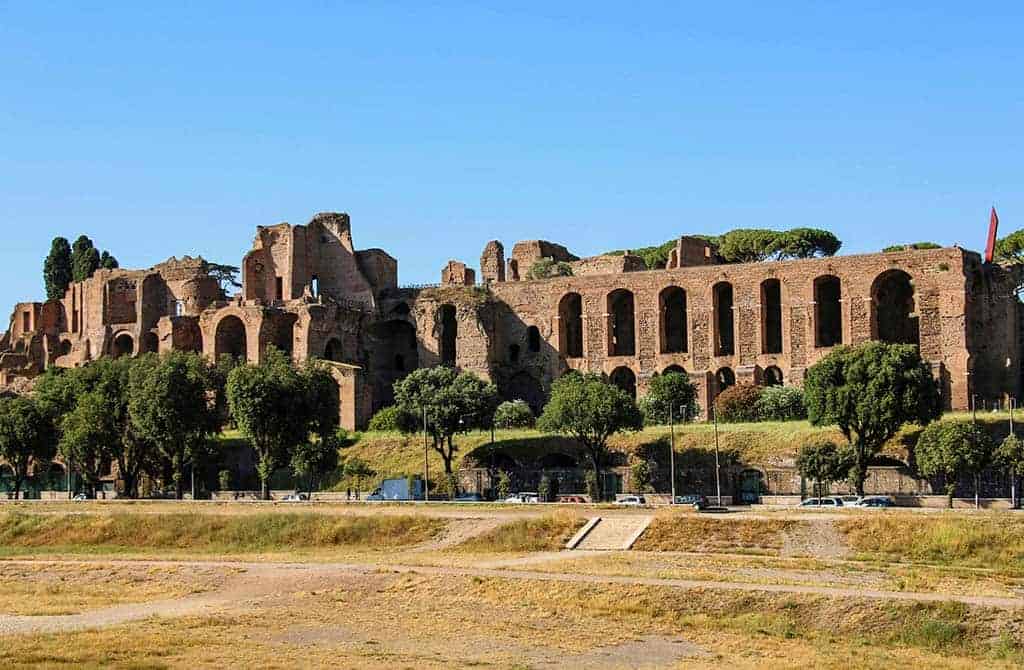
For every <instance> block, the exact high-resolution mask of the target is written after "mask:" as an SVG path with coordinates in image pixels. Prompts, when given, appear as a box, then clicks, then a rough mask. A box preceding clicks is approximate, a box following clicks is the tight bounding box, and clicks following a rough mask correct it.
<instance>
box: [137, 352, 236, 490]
mask: <svg viewBox="0 0 1024 670" xmlns="http://www.w3.org/2000/svg"><path fill="white" fill-rule="evenodd" d="M129 384H130V390H129V403H128V411H129V415H130V416H131V421H132V425H133V426H134V429H135V431H136V433H137V434H138V436H139V437H140V438H141V439H143V440H147V441H149V442H150V443H151V444H152V445H154V447H155V449H156V451H157V452H158V453H159V455H160V457H161V458H162V460H163V461H164V463H165V464H166V465H167V466H168V468H169V469H170V471H171V477H172V479H173V481H174V489H175V495H176V496H177V498H178V499H179V500H180V499H181V498H182V495H183V488H184V476H185V466H186V465H189V466H191V467H192V468H193V470H198V469H200V468H201V467H202V466H203V464H204V463H205V461H206V460H207V459H208V458H209V457H210V456H211V453H210V449H211V438H212V436H213V435H214V434H215V433H216V432H217V430H218V429H219V428H220V424H219V416H218V413H217V407H216V402H215V401H211V396H212V395H215V393H214V391H213V389H212V388H211V386H212V383H211V370H210V366H209V364H208V363H207V362H206V360H205V359H204V358H203V357H202V356H200V355H198V354H194V353H188V352H181V351H174V352H170V353H168V354H166V355H163V356H159V357H158V356H155V355H153V356H147V357H143V358H142V359H140V360H139V362H138V364H137V365H135V366H133V368H132V370H131V373H130V378H129Z"/></svg>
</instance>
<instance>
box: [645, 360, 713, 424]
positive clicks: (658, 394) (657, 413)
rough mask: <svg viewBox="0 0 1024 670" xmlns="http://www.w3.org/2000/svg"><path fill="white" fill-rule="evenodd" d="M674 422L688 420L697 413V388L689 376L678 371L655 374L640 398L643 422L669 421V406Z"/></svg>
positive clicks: (660, 422) (661, 422)
mask: <svg viewBox="0 0 1024 670" xmlns="http://www.w3.org/2000/svg"><path fill="white" fill-rule="evenodd" d="M670 407H671V408H672V413H673V416H672V417H671V418H672V419H673V420H674V421H676V422H683V421H689V420H690V419H692V418H693V417H694V416H696V415H697V413H698V411H699V408H698V407H697V389H696V387H694V385H693V382H691V381H690V378H689V376H687V375H685V374H682V373H679V372H669V373H667V374H663V375H657V376H655V377H653V378H652V379H651V383H650V384H649V385H648V387H647V395H645V396H644V397H643V398H641V399H640V411H641V412H643V415H644V423H646V424H654V425H659V424H660V425H664V424H667V423H668V422H669V418H670V417H669V408H670Z"/></svg>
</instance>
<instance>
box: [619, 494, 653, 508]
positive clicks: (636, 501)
mask: <svg viewBox="0 0 1024 670" xmlns="http://www.w3.org/2000/svg"><path fill="white" fill-rule="evenodd" d="M615 504H616V505H625V506H626V507H643V506H644V505H646V504H647V499H646V498H644V497H643V496H622V497H621V498H619V499H618V500H616V501H615Z"/></svg>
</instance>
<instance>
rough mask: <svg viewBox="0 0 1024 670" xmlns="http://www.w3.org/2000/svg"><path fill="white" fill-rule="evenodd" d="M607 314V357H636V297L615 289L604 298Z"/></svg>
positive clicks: (627, 290) (625, 291)
mask: <svg viewBox="0 0 1024 670" xmlns="http://www.w3.org/2000/svg"><path fill="white" fill-rule="evenodd" d="M605 301H606V309H607V311H606V313H607V314H608V355H609V356H635V355H636V297H635V296H634V295H633V292H632V291H631V290H629V289H626V288H617V289H615V290H614V291H611V292H610V293H608V295H607V296H606V297H605Z"/></svg>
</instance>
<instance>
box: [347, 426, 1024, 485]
mask: <svg viewBox="0 0 1024 670" xmlns="http://www.w3.org/2000/svg"><path fill="white" fill-rule="evenodd" d="M969 417H970V415H969V414H966V413H951V414H947V415H946V418H960V419H966V418H969ZM1018 418H1019V419H1024V416H1020V417H1018ZM1008 419H1009V415H1008V414H1007V413H1006V412H999V413H983V414H979V416H978V421H979V423H981V425H982V426H983V427H984V428H985V429H986V430H987V431H989V432H990V433H991V434H992V436H993V438H994V439H995V440H997V441H1000V442H1001V441H1002V439H1003V438H1005V437H1006V435H1007V433H1008V432H1009V429H1008ZM921 430H922V429H921V427H920V426H915V425H906V426H904V427H903V428H902V429H901V430H900V432H899V433H897V434H896V436H895V437H893V438H892V439H891V440H889V441H888V442H887V443H886V444H885V447H884V448H883V449H882V452H881V455H882V456H883V457H891V458H895V459H898V460H900V461H902V462H904V463H905V462H906V461H907V457H908V454H907V449H908V447H913V445H914V444H916V442H917V438H918V436H919V435H920V433H921ZM675 432H676V451H677V453H680V454H682V455H683V456H684V457H685V456H686V455H687V454H690V455H693V456H694V457H699V456H701V455H702V454H706V453H708V452H710V451H713V450H714V446H715V433H714V426H713V425H711V424H708V423H690V424H682V425H677V426H676V431H675ZM718 432H719V443H720V448H721V450H722V452H723V453H725V454H726V455H727V456H728V457H729V458H733V459H736V460H738V461H740V462H743V463H749V464H751V465H770V464H773V463H779V462H789V461H791V460H792V459H794V458H796V455H797V453H798V452H799V451H800V448H801V447H803V446H804V445H807V444H812V443H815V442H818V441H821V440H823V439H825V440H831V441H834V442H836V443H837V444H843V443H845V438H844V437H843V436H842V434H841V433H840V432H839V429H838V428H835V427H824V428H815V427H813V426H811V425H810V424H809V423H808V422H806V421H786V422H758V423H730V424H719V426H718ZM455 439H456V443H457V445H458V447H459V448H458V451H457V452H456V457H455V463H454V467H455V468H456V469H457V468H458V467H459V466H460V465H462V462H463V461H464V460H465V459H466V458H467V456H469V457H473V458H476V459H479V460H481V461H483V462H484V463H486V454H487V449H488V447H489V444H490V440H491V435H490V433H489V432H488V431H476V432H472V433H468V434H466V435H459V436H457V437H456V438H455ZM668 439H669V427H668V426H647V427H645V428H644V429H643V430H642V431H640V432H637V433H632V434H626V435H623V434H617V435H613V436H612V437H611V439H610V440H609V448H610V449H611V450H612V452H615V453H619V454H623V455H628V454H632V453H634V452H636V451H638V450H645V449H647V450H650V449H654V450H658V449H664V448H665V445H667V444H668ZM494 440H495V446H496V448H497V449H499V450H500V451H501V452H502V453H504V454H507V455H508V456H510V457H512V458H514V459H516V460H520V459H529V460H533V459H539V458H541V457H542V456H544V455H545V454H547V453H551V452H566V451H571V450H572V449H573V448H574V445H573V443H572V442H571V441H570V440H568V439H567V438H564V437H560V436H556V435H546V434H544V433H542V432H540V431H538V430H535V429H511V430H504V429H498V430H496V431H495V433H494ZM342 456H343V458H344V459H349V458H359V459H362V460H364V461H366V462H367V463H368V464H369V465H370V467H371V468H372V469H373V470H375V471H376V472H377V476H376V478H374V479H373V480H372V481H371V480H366V481H364V488H365V487H366V486H369V484H374V485H376V484H375V483H376V482H378V481H380V480H381V479H384V478H387V477H398V476H406V475H410V474H419V473H422V472H423V436H422V435H402V434H400V433H397V432H375V431H369V432H365V433H362V434H361V435H360V436H359V439H358V441H357V442H356V443H355V444H354V445H353V446H351V447H349V448H347V449H344V450H343V453H342ZM429 460H430V473H431V475H430V476H431V479H434V478H435V476H436V475H439V474H440V473H442V472H443V471H444V469H443V468H444V466H443V464H442V462H441V457H440V456H439V455H437V453H436V452H434V451H433V450H432V449H431V450H430V456H429ZM334 481H336V482H337V483H336V484H335V485H334V486H333V487H332V488H333V490H335V491H345V490H346V488H348V487H350V486H355V481H354V480H350V479H349V478H345V477H340V478H335V479H334Z"/></svg>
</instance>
